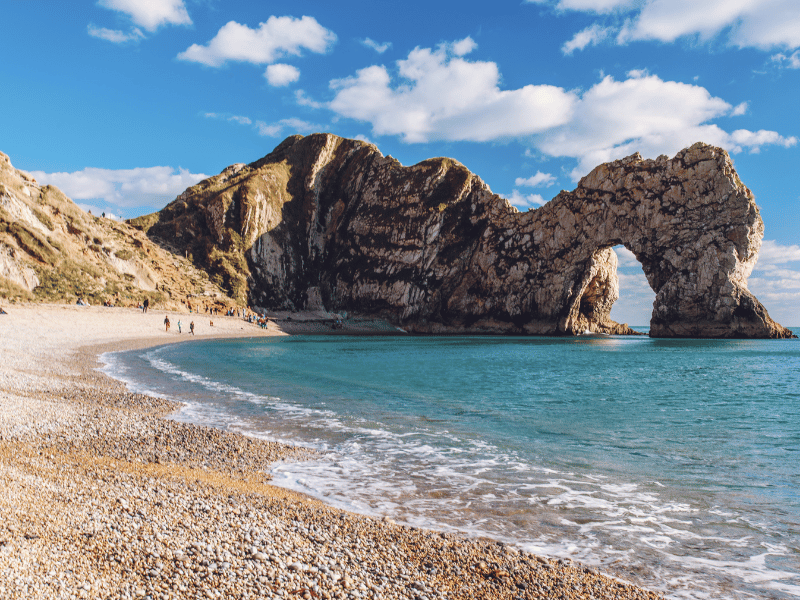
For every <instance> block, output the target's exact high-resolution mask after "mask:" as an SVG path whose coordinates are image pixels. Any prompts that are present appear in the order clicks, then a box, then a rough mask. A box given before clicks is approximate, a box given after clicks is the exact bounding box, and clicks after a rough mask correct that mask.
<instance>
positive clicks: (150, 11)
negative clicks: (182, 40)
mask: <svg viewBox="0 0 800 600" xmlns="http://www.w3.org/2000/svg"><path fill="white" fill-rule="evenodd" d="M98 5H100V6H102V7H104V8H108V9H110V10H115V11H118V12H121V13H124V14H126V15H128V16H129V17H130V18H131V20H132V21H133V22H134V23H135V24H136V25H139V26H140V27H144V29H146V30H147V31H150V32H153V31H155V30H156V29H158V28H159V27H160V26H162V25H191V24H192V20H191V19H190V18H189V13H188V12H187V11H186V5H185V4H184V3H183V0H99V2H98ZM106 31H109V30H106ZM118 33H121V32H118ZM96 37H99V36H96ZM103 39H108V38H103ZM110 41H115V40H110Z"/></svg>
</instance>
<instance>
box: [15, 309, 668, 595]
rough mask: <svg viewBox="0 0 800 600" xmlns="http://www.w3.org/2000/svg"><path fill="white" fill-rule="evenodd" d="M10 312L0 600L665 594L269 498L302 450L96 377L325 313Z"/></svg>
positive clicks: (282, 497) (311, 321)
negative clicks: (273, 475) (169, 347)
mask: <svg viewBox="0 0 800 600" xmlns="http://www.w3.org/2000/svg"><path fill="white" fill-rule="evenodd" d="M3 307H4V308H5V309H6V310H7V311H8V313H9V314H8V315H0V598H9V599H11V598H20V599H22V598H25V599H33V598H42V599H56V598H58V599H60V598H120V599H127V598H144V599H147V600H155V599H162V598H163V599H166V598H326V599H327V598H353V599H355V598H387V599H389V598H402V599H419V600H434V599H437V600H440V599H448V598H463V599H471V598H487V599H488V598H492V599H494V598H497V599H506V598H508V599H517V598H523V599H532V598H556V599H561V598H564V599H581V600H588V599H590V598H594V599H619V600H626V599H633V598H638V599H644V598H658V597H660V596H659V595H657V594H655V593H653V592H648V591H645V590H642V589H640V588H637V587H635V586H633V585H628V584H626V583H622V582H620V581H618V580H615V579H612V578H609V577H606V576H604V575H602V574H599V573H597V572H596V571H593V570H591V569H587V568H584V567H582V566H581V565H578V564H575V563H570V562H568V561H563V560H561V561H555V560H549V559H547V558H543V557H536V556H533V555H531V554H528V553H525V552H519V551H517V550H516V549H514V548H512V547H509V546H504V545H503V544H500V543H497V542H493V541H491V540H484V539H479V540H475V539H468V538H466V537H462V536H457V535H452V534H442V533H439V532H433V531H426V530H419V529H415V528H410V527H404V526H400V525H397V524H395V523H393V522H391V521H390V520H376V519H373V518H368V517H363V516H359V515H354V514H351V513H347V512H344V511H340V510H336V509H333V508H330V507H327V506H325V505H323V504H321V503H320V502H317V501H315V500H312V499H310V498H307V497H305V496H302V495H299V494H296V493H293V492H289V491H286V490H283V489H280V488H276V487H274V486H271V485H270V484H269V479H270V477H269V475H268V471H269V468H270V465H271V464H273V463H274V462H275V461H279V460H303V459H304V458H306V457H307V456H309V455H310V451H309V450H307V449H303V448H297V447H291V446H286V445H282V444H278V443H275V442H267V441H263V440H255V439H250V438H247V437H244V436H242V435H239V434H235V433H231V432H224V431H219V430H216V429H211V428H207V427H201V426H195V425H190V424H184V423H177V422H174V421H171V420H169V419H165V418H164V416H165V415H168V414H169V413H170V412H172V411H173V410H175V408H176V405H174V404H173V403H171V402H168V401H165V400H161V399H157V398H151V397H148V396H143V395H140V394H131V393H129V392H127V390H126V389H125V388H124V386H123V385H122V384H121V383H119V382H117V381H114V380H112V379H110V378H108V377H106V376H104V375H102V374H101V373H99V372H98V371H96V370H95V369H96V367H97V366H99V364H98V362H97V356H98V355H99V353H101V352H106V351H111V350H129V349H134V348H143V347H149V346H155V345H160V344H165V343H177V342H186V341H190V340H191V339H203V338H205V339H208V338H210V337H242V336H246V337H257V336H266V335H284V334H285V333H284V332H283V331H281V329H280V327H279V326H278V325H281V324H283V325H285V329H288V330H290V331H296V330H299V331H305V330H308V331H309V332H315V331H316V330H317V329H320V330H322V329H324V327H325V326H327V325H326V323H315V320H316V319H319V316H315V315H313V314H312V315H302V314H300V315H292V316H291V318H292V321H294V323H293V324H287V323H286V322H284V321H285V316H284V315H279V317H284V318H281V319H280V320H279V321H278V325H276V324H275V323H272V324H270V326H269V327H268V328H267V329H266V330H264V329H261V328H259V327H257V326H255V325H251V324H249V323H245V322H244V321H242V320H241V319H236V318H232V317H221V316H214V317H209V316H208V315H205V314H200V315H198V314H196V313H195V314H192V315H190V314H187V313H183V314H181V313H176V312H174V311H168V312H165V311H158V310H150V311H149V312H148V313H147V314H143V313H142V312H141V311H139V310H136V309H125V308H105V307H77V306H63V305H12V306H3ZM165 315H168V316H169V318H170V321H171V328H170V331H169V332H166V331H164V325H163V320H164V317H165ZM178 320H180V321H181V324H182V329H183V333H181V334H178V332H177V321H178ZM191 320H194V321H195V329H196V334H197V335H196V336H194V338H192V336H190V335H188V334H187V333H186V331H187V330H188V324H189V322H190V321H191ZM211 320H213V321H214V326H213V327H211V326H210V325H209V321H211ZM301 320H302V321H303V322H304V323H303V325H302V326H300V325H299V324H298V321H301ZM289 323H291V322H289ZM376 327H383V326H382V325H377V326H376ZM376 332H377V331H376Z"/></svg>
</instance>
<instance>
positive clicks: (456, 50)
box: [450, 36, 478, 56]
mask: <svg viewBox="0 0 800 600" xmlns="http://www.w3.org/2000/svg"><path fill="white" fill-rule="evenodd" d="M477 47H478V44H476V43H475V40H473V39H472V38H471V37H469V36H467V37H465V38H464V39H463V40H458V41H457V42H453V43H452V44H450V51H451V52H452V53H453V54H455V55H456V56H465V55H467V54H469V53H470V52H472V51H473V50H475V48H477Z"/></svg>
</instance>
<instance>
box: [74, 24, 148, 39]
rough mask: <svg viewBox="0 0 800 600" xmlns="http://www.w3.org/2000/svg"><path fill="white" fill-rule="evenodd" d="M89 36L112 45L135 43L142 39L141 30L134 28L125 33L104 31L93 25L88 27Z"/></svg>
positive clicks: (111, 30)
mask: <svg viewBox="0 0 800 600" xmlns="http://www.w3.org/2000/svg"><path fill="white" fill-rule="evenodd" d="M88 31H89V35H90V36H92V37H96V38H99V39H101V40H106V41H107V42H112V43H114V44H124V43H125V42H136V41H138V40H141V39H143V38H144V34H143V33H142V30H141V29H139V28H138V27H134V28H133V29H131V30H130V32H128V33H125V32H124V31H119V30H118V29H106V28H105V27H95V26H94V25H89V26H88Z"/></svg>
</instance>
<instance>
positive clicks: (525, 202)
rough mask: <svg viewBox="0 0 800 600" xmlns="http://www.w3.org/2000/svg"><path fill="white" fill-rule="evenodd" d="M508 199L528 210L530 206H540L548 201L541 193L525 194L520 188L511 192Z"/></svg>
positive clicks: (520, 207)
mask: <svg viewBox="0 0 800 600" xmlns="http://www.w3.org/2000/svg"><path fill="white" fill-rule="evenodd" d="M508 201H509V202H511V204H512V205H513V206H516V207H517V208H518V209H520V210H527V209H529V208H538V207H539V206H542V205H543V204H545V203H546V202H547V200H545V199H544V198H543V197H542V196H541V194H527V195H526V194H523V193H522V192H520V191H519V190H514V191H513V192H511V195H510V196H508Z"/></svg>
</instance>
